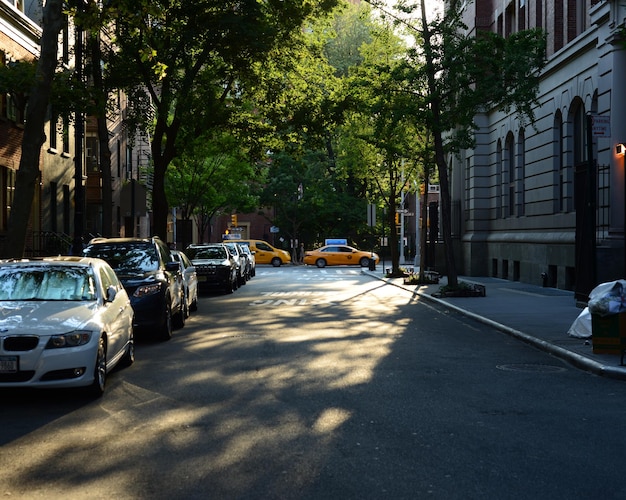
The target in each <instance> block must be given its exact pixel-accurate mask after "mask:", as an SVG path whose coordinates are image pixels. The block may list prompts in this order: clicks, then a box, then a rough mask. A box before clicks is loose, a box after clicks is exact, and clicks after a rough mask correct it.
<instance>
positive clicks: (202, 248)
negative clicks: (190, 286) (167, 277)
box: [185, 243, 238, 293]
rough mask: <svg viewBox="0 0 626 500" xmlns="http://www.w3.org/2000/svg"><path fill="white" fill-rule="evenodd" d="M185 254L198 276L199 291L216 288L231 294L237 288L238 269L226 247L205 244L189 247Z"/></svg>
mask: <svg viewBox="0 0 626 500" xmlns="http://www.w3.org/2000/svg"><path fill="white" fill-rule="evenodd" d="M185 253H186V254H187V255H188V256H189V258H190V259H191V262H192V263H193V265H194V266H195V268H196V273H197V275H198V287H199V288H200V290H206V289H209V288H218V289H221V290H223V291H224V292H226V293H233V292H234V291H235V290H236V289H237V288H238V269H237V264H236V262H235V259H234V258H233V256H232V255H231V254H230V252H229V250H228V248H226V245H223V244H222V243H206V244H193V245H189V246H188V247H187V249H186V251H185Z"/></svg>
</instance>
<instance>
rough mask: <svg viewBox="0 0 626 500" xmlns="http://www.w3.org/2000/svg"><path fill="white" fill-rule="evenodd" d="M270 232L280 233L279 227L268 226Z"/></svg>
mask: <svg viewBox="0 0 626 500" xmlns="http://www.w3.org/2000/svg"><path fill="white" fill-rule="evenodd" d="M270 233H280V228H279V227H277V226H272V227H270Z"/></svg>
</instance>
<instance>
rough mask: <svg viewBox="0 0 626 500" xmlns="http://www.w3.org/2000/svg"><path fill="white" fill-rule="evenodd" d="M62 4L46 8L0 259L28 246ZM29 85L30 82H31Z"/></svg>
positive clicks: (53, 1)
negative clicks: (28, 233) (29, 225)
mask: <svg viewBox="0 0 626 500" xmlns="http://www.w3.org/2000/svg"><path fill="white" fill-rule="evenodd" d="M63 4H64V2H63V1H62V0H48V1H47V2H46V3H45V5H44V7H43V17H42V28H43V30H42V35H41V52H40V55H39V59H38V61H37V64H36V69H35V76H34V78H33V79H32V80H30V85H29V88H30V92H29V98H28V106H26V115H25V124H24V135H23V139H22V151H21V157H20V165H19V169H18V171H17V175H16V179H15V192H14V196H13V204H12V206H11V214H10V216H9V221H8V225H7V233H6V238H5V239H4V242H3V245H2V248H1V250H0V256H1V257H3V258H9V257H17V258H21V257H22V256H23V254H24V249H25V246H26V232H27V228H28V222H29V219H30V213H31V209H32V205H33V199H34V195H35V186H36V185H37V180H38V178H39V158H40V154H41V147H42V146H43V143H44V142H45V138H46V136H45V132H44V125H45V121H46V113H47V111H48V104H49V101H50V94H51V91H52V82H53V80H54V75H55V71H56V69H57V62H58V59H57V54H58V37H59V33H60V31H61V27H62V26H63ZM27 81H28V80H27Z"/></svg>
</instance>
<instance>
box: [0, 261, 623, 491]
mask: <svg viewBox="0 0 626 500" xmlns="http://www.w3.org/2000/svg"><path fill="white" fill-rule="evenodd" d="M625 387H626V386H625V385H624V382H619V381H615V380H610V379H605V378H599V377H596V376H593V375H590V374H588V373H585V372H581V371H578V370H577V369H575V368H573V367H571V366H568V365H566V364H564V363H562V362H560V361H559V360H557V359H555V358H552V357H550V356H549V355H547V354H545V353H543V352H540V351H538V350H536V349H534V348H532V347H531V346H528V345H527V344H524V343H521V342H519V341H517V340H515V339H513V338H511V337H509V336H507V335H504V334H502V333H499V332H497V331H495V330H491V329H489V328H488V327H486V326H484V325H481V324H478V323H475V322H473V321H472V320H470V319H467V318H465V317H463V316H460V315H457V314H455V313H451V312H449V311H445V310H443V309H437V308H436V307H434V306H432V305H429V304H426V303H423V302H419V301H418V299H417V297H414V296H412V294H411V293H410V292H407V291H405V290H402V289H400V288H397V287H394V286H393V285H389V284H385V283H383V282H381V281H378V280H375V279H372V278H370V277H367V276H364V275H362V274H361V273H360V270H359V269H358V268H326V269H323V270H320V269H316V268H309V267H281V268H272V267H260V268H259V269H258V271H257V276H256V277H255V278H254V279H252V280H251V281H250V282H249V283H248V284H247V285H245V286H244V287H242V288H240V289H239V290H237V291H236V292H235V293H234V294H232V295H221V294H210V295H203V296H202V297H201V300H200V304H199V311H198V312H197V313H194V314H193V315H192V316H191V318H190V319H189V320H188V322H187V324H186V326H185V327H184V328H183V329H181V330H177V331H176V332H175V334H174V337H173V339H172V340H171V341H169V342H165V343H158V342H150V341H148V340H142V341H140V342H139V343H138V346H137V361H136V363H135V364H134V365H133V366H132V367H130V368H128V369H123V370H118V371H115V372H114V373H112V374H111V375H110V377H109V381H108V387H107V393H106V394H105V396H104V397H103V398H102V399H100V400H95V401H94V400H89V399H85V398H82V397H79V396H78V395H76V394H75V393H67V392H61V391H46V392H42V391H38V392H18V391H6V390H5V391H0V402H1V403H0V496H1V497H3V498H11V499H23V498H24V499H31V498H45V499H99V498H116V499H179V498H180V499H331V498H332V499H386V498H389V499H421V498H435V499H456V498H458V499H461V498H462V499H472V498H489V499H496V498H497V499H528V498H533V499H543V498H545V499H551V500H554V499H561V498H563V499H565V498H567V499H571V498H573V497H576V498H581V499H586V498H589V499H591V498H593V499H597V498H602V499H610V498H625V497H626V487H625V486H624V481H623V480H622V478H621V477H620V472H619V471H621V469H622V462H623V457H624V450H626V430H625V428H626V426H625V425H624V421H625V419H626V398H625V397H624V396H625V393H626V391H625Z"/></svg>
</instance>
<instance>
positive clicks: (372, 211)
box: [367, 203, 376, 227]
mask: <svg viewBox="0 0 626 500" xmlns="http://www.w3.org/2000/svg"><path fill="white" fill-rule="evenodd" d="M367 225H368V226H369V227H374V226H375V225H376V205H374V204H373V203H368V205H367Z"/></svg>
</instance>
